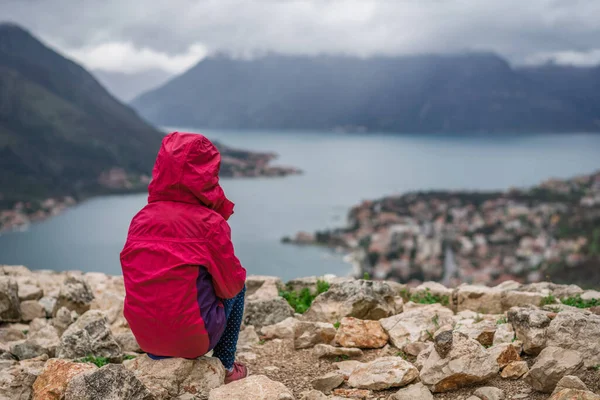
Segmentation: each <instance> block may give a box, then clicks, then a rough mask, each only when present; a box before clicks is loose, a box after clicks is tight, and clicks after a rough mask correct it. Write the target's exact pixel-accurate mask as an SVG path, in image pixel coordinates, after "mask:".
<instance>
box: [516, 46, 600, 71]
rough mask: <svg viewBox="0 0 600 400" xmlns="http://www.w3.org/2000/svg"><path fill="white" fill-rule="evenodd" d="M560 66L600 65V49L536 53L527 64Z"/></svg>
mask: <svg viewBox="0 0 600 400" xmlns="http://www.w3.org/2000/svg"><path fill="white" fill-rule="evenodd" d="M548 62H551V63H554V64H559V65H574V66H578V67H592V66H595V65H599V64H600V49H592V50H588V51H558V52H554V53H536V54H533V55H532V56H530V57H528V58H527V60H526V63H527V64H530V65H536V64H544V63H548Z"/></svg>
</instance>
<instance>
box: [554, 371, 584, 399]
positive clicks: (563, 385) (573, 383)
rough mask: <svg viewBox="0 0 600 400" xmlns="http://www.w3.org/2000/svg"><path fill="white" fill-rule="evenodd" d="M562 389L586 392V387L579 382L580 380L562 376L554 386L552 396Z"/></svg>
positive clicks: (570, 376) (574, 377)
mask: <svg viewBox="0 0 600 400" xmlns="http://www.w3.org/2000/svg"><path fill="white" fill-rule="evenodd" d="M563 389H575V390H588V388H587V386H586V385H585V383H583V382H582V381H581V379H579V378H578V377H576V376H572V375H567V376H563V377H562V378H561V380H560V381H558V383H557V384H556V388H555V389H554V392H552V394H553V395H554V394H556V393H558V392H560V391H561V390H563Z"/></svg>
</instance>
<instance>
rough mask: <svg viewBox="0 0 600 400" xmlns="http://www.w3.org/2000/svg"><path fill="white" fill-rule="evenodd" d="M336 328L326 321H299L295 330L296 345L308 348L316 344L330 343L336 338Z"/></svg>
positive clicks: (298, 347) (296, 346)
mask: <svg viewBox="0 0 600 400" xmlns="http://www.w3.org/2000/svg"><path fill="white" fill-rule="evenodd" d="M335 334H336V330H335V328H334V327H333V325H332V324H328V323H325V322H298V323H297V324H296V326H295V331H294V347H295V348H296V349H308V348H310V347H314V346H315V345H316V344H319V343H325V344H329V343H331V342H332V341H333V339H334V338H335Z"/></svg>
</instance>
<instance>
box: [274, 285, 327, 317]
mask: <svg viewBox="0 0 600 400" xmlns="http://www.w3.org/2000/svg"><path fill="white" fill-rule="evenodd" d="M328 290H329V283H328V282H326V281H322V280H318V281H317V293H316V294H312V293H311V292H310V289H308V288H304V289H302V290H301V291H299V292H298V291H295V290H282V291H280V292H279V295H280V296H281V297H283V298H284V299H286V300H287V302H288V304H289V305H290V306H291V307H292V308H293V309H294V311H296V312H297V313H298V314H304V313H305V312H306V310H308V309H309V308H310V305H311V304H312V302H313V300H314V299H315V298H316V297H317V296H318V295H320V294H321V293H325V292H326V291H328Z"/></svg>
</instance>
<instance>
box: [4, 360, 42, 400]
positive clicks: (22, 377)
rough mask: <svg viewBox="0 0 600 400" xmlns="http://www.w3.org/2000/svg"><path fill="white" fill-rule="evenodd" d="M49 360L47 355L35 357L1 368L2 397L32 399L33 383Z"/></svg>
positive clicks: (12, 399) (15, 399)
mask: <svg viewBox="0 0 600 400" xmlns="http://www.w3.org/2000/svg"><path fill="white" fill-rule="evenodd" d="M47 360H48V357H47V356H45V357H40V358H35V359H31V360H26V361H21V362H20V363H16V364H13V365H10V366H9V367H8V368H5V369H2V370H0V399H7V400H8V399H10V400H30V399H31V396H32V392H33V383H34V382H35V380H36V379H37V377H38V376H39V375H40V373H41V372H42V369H43V368H44V364H45V362H46V361H47Z"/></svg>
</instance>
